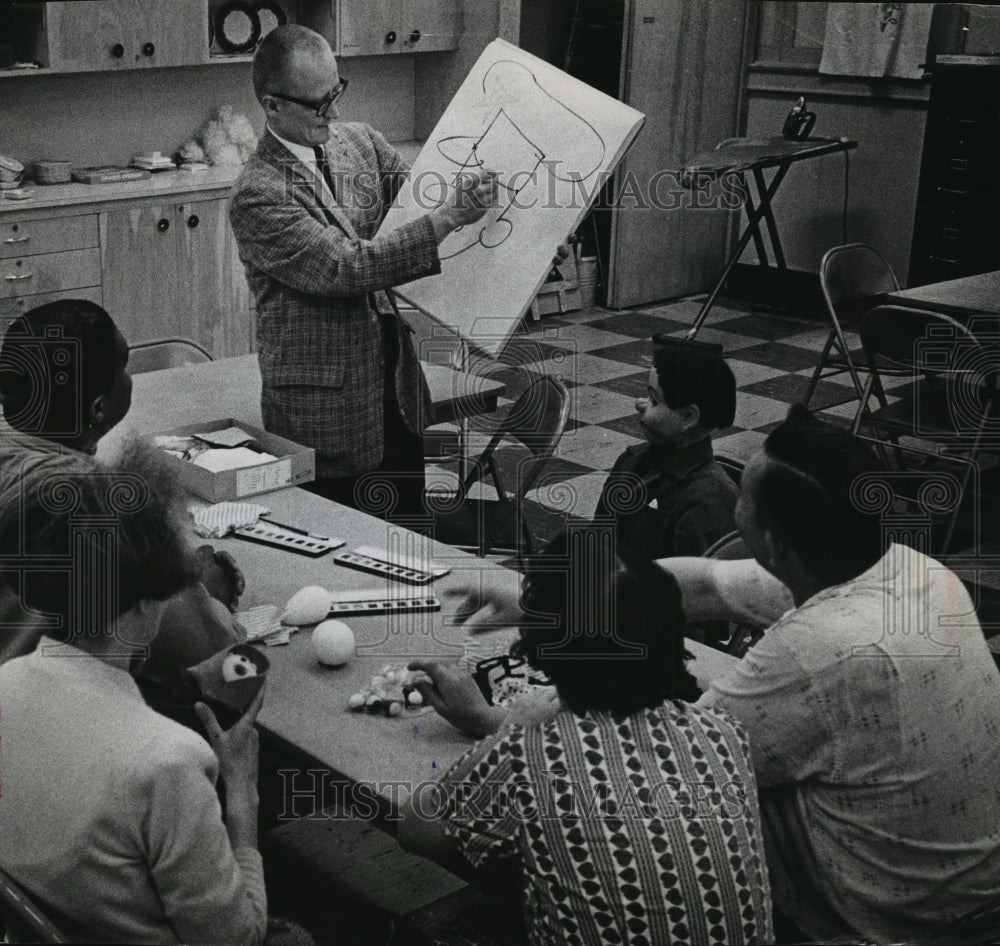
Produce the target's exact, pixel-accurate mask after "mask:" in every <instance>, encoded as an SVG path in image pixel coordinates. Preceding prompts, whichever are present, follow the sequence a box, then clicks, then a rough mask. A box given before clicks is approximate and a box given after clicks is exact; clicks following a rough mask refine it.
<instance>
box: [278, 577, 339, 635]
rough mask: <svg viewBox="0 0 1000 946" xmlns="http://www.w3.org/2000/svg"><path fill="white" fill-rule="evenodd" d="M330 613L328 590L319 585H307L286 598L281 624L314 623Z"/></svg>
mask: <svg viewBox="0 0 1000 946" xmlns="http://www.w3.org/2000/svg"><path fill="white" fill-rule="evenodd" d="M329 613H330V592H329V591H327V590H326V588H321V587H320V586H319V585H307V586H306V587H305V588H301V589H300V590H299V591H296V592H295V594H293V595H292V596H291V598H289V599H288V604H286V605H285V610H284V613H283V614H282V615H281V623H282V624H295V625H302V624H316V623H317V622H318V621H322V620H323V618H325V617H326V616H327V615H328V614H329Z"/></svg>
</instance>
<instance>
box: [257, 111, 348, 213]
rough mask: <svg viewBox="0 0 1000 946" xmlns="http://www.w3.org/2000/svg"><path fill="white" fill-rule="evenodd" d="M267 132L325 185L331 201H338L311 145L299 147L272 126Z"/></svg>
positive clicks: (268, 127) (324, 187)
mask: <svg viewBox="0 0 1000 946" xmlns="http://www.w3.org/2000/svg"><path fill="white" fill-rule="evenodd" d="M267 130H268V132H269V133H270V134H272V135H274V137H275V138H277V139H278V141H280V142H281V143H282V144H283V145H284V146H285V147H286V148H287V149H288V150H289V151H291V152H292V154H293V155H295V157H296V158H298V159H299V161H300V162H301V163H302V164H303V165H304V166H305V167H307V168H309V170H310V171H312V173H313V174H315V175H316V177H317V178H319V180H320V182H321V183H322V184H323V190H324V191H326V193H327V195H328V196H329V197H330V198H331V199H336V198H335V195H334V194H333V193H332V191H331V190H330V185H329V184H327V183H326V178H325V177H323V172H322V171H321V170H320V168H319V165H318V164H317V163H316V152H315V151H313V149H312V146H310V145H299V144H296V143H295V142H294V141H289V140H288V139H287V138H282V137H281V135H279V134H277V133H276V132H275V131H274V129H272V128H271V126H270V125H268V126H267Z"/></svg>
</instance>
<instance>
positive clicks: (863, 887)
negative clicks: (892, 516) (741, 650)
mask: <svg viewBox="0 0 1000 946" xmlns="http://www.w3.org/2000/svg"><path fill="white" fill-rule="evenodd" d="M699 705H706V706H718V707H722V708H725V709H727V710H729V712H731V713H732V714H733V715H734V716H735V717H737V718H738V719H739V720H740V722H741V723H742V724H743V726H744V728H745V729H746V731H747V734H748V736H749V738H750V747H751V758H752V761H753V765H754V770H755V772H756V775H757V781H758V784H759V785H760V788H761V807H762V812H763V815H764V828H765V848H766V850H767V854H768V865H769V868H770V872H771V882H772V889H773V892H774V897H775V905H776V906H777V907H778V908H779V909H781V910H783V911H784V912H785V913H786V914H788V915H790V916H791V917H792V918H793V919H794V920H796V922H797V923H798V924H799V926H800V927H801V928H802V929H803V931H804V932H805V933H807V934H809V935H810V936H812V937H814V938H816V939H819V940H828V939H832V938H836V937H838V936H844V935H849V934H855V935H862V936H865V937H867V938H870V939H874V940H876V941H878V942H885V941H898V940H907V939H913V938H916V937H921V936H926V935H929V934H931V933H933V932H935V931H937V930H940V929H942V928H944V927H947V926H948V925H949V924H950V923H951V922H952V921H953V920H955V919H956V918H957V917H959V916H961V915H962V914H964V913H966V912H969V911H971V910H973V909H975V908H977V907H979V906H982V905H984V904H987V903H994V902H995V901H996V896H997V891H998V890H1000V673H998V671H997V668H996V666H995V664H994V663H993V660H992V657H991V655H990V652H989V650H988V648H987V646H986V641H985V639H984V637H983V634H982V630H981V629H980V626H979V622H978V620H977V618H976V614H975V610H974V609H973V606H972V602H971V600H970V599H969V595H968V593H967V592H966V590H965V587H964V585H963V584H962V582H961V581H960V580H959V579H958V577H957V576H956V575H955V574H954V573H952V572H950V571H949V570H948V569H946V568H945V567H944V566H943V565H941V564H939V563H938V562H935V561H934V560H933V559H931V558H928V557H927V556H925V555H921V554H920V553H919V552H916V551H914V550H913V549H911V548H908V547H907V546H902V545H893V546H891V547H890V549H889V551H888V552H887V554H886V555H885V556H884V557H883V558H882V559H881V560H880V561H879V562H877V563H876V564H875V565H874V566H873V567H872V568H871V569H869V570H868V571H866V572H864V573H863V574H861V575H859V576H858V577H857V578H855V579H853V580H852V581H848V582H846V583H844V584H842V585H837V586H834V587H832V588H827V589H825V590H824V591H821V592H819V593H818V594H816V595H814V596H813V597H812V598H810V599H809V600H808V601H806V602H805V603H804V604H803V605H802V606H801V607H799V608H795V609H793V610H791V611H789V612H788V613H787V614H786V615H785V616H784V617H782V618H781V619H780V620H779V621H778V622H777V623H776V624H774V625H773V626H772V627H770V628H769V629H768V630H767V631H766V632H765V634H764V637H763V639H762V640H760V641H759V642H758V643H757V644H755V645H754V646H753V647H752V648H751V649H750V651H749V652H748V653H747V655H746V657H745V658H744V659H743V660H742V661H740V662H739V663H738V664H737V665H736V666H735V667H734V669H733V670H732V671H731V672H730V673H729V674H727V675H726V676H725V677H723V678H721V679H719V680H717V681H714V682H713V683H712V685H711V687H710V688H709V690H708V691H707V692H706V693H705V695H704V696H703V697H702V699H701V701H700V704H699Z"/></svg>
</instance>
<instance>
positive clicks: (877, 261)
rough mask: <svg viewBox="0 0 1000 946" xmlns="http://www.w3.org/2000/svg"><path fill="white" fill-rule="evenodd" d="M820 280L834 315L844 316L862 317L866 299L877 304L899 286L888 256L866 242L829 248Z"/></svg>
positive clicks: (827, 303) (820, 271) (820, 265)
mask: <svg viewBox="0 0 1000 946" xmlns="http://www.w3.org/2000/svg"><path fill="white" fill-rule="evenodd" d="M819 282H820V286H821V287H822V289H823V298H824V299H825V300H826V305H827V308H828V309H829V310H830V313H831V315H833V316H835V317H837V318H839V319H841V320H843V319H845V318H847V319H850V318H852V317H854V318H857V317H860V316H861V314H862V312H863V311H864V308H865V305H864V303H865V302H866V301H869V300H870V301H871V305H875V304H876V303H877V302H878V301H879V300H880V298H881V297H882V296H884V295H885V294H886V293H887V292H894V291H895V290H896V289H898V288H899V282H898V280H897V279H896V274H895V273H894V272H893V271H892V267H891V266H890V265H889V263H888V261H887V260H886V258H885V257H884V256H883V255H882V254H881V253H879V251H878V250H876V249H875V247H873V246H869V245H868V244H867V243H847V244H845V245H843V246H835V247H833V248H832V249H829V250H827V251H826V253H824V254H823V259H822V261H821V262H820V264H819Z"/></svg>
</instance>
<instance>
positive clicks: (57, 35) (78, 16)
mask: <svg viewBox="0 0 1000 946" xmlns="http://www.w3.org/2000/svg"><path fill="white" fill-rule="evenodd" d="M207 17H208V10H207V5H206V4H205V2H204V0H169V2H163V0H89V2H87V3H72V2H59V3H49V4H48V9H47V13H46V32H47V34H48V44H49V65H50V67H51V68H52V69H56V70H59V71H62V72H90V71H99V70H111V69H140V68H150V67H154V66H183V65H195V64H198V63H201V62H205V61H206V58H207V54H208V19H207Z"/></svg>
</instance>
